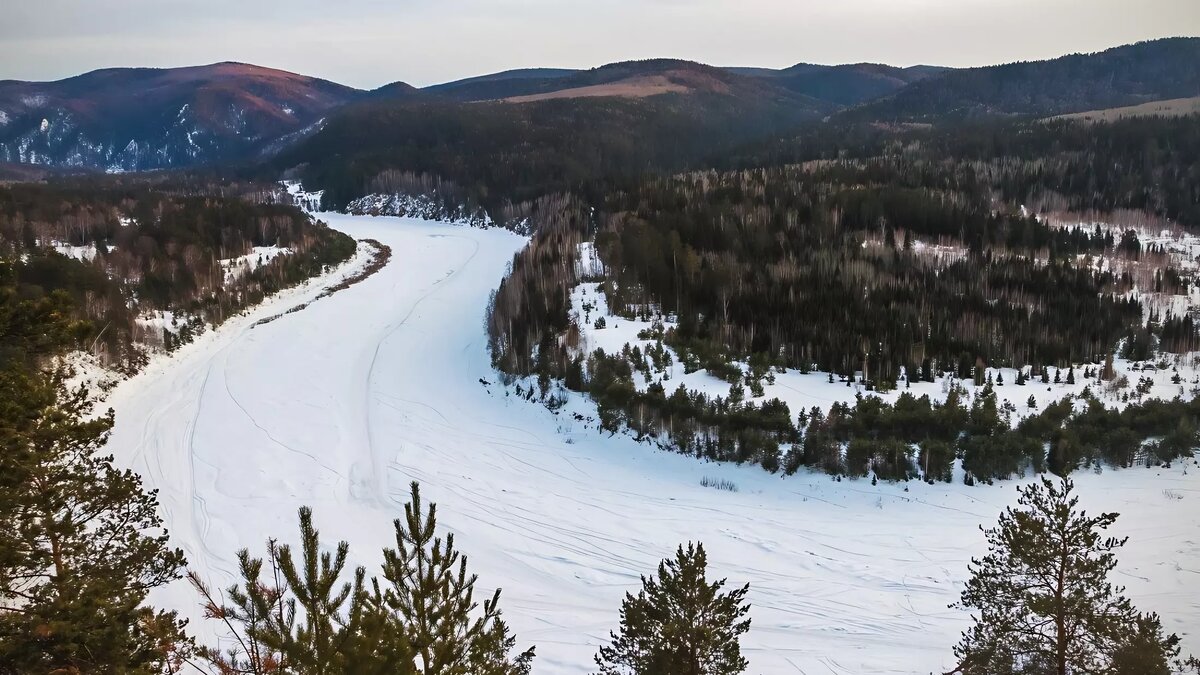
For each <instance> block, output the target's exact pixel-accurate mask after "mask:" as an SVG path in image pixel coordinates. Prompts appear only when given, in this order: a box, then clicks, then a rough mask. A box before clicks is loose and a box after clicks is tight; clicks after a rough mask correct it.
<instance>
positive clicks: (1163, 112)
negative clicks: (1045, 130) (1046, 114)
mask: <svg viewBox="0 0 1200 675" xmlns="http://www.w3.org/2000/svg"><path fill="white" fill-rule="evenodd" d="M1187 115H1200V96H1193V97H1191V98H1172V99H1167V100H1165V101H1150V102H1148V103H1140V104H1138V105H1127V106H1121V107H1119V108H1105V109H1104V110H1085V111H1084V112H1077V113H1067V114H1065V115H1058V116H1055V117H1052V118H1051V119H1060V120H1079V121H1083V122H1113V121H1116V120H1121V119H1127V118H1130V117H1183V116H1187Z"/></svg>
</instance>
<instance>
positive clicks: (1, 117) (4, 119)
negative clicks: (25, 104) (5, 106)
mask: <svg viewBox="0 0 1200 675" xmlns="http://www.w3.org/2000/svg"><path fill="white" fill-rule="evenodd" d="M7 125H8V113H6V112H4V111H3V110H0V127H2V126H7Z"/></svg>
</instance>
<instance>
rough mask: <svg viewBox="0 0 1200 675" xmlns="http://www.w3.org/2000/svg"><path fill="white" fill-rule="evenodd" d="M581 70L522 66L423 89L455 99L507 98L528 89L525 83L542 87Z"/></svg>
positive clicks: (525, 91)
mask: <svg viewBox="0 0 1200 675" xmlns="http://www.w3.org/2000/svg"><path fill="white" fill-rule="evenodd" d="M578 72H580V71H578V70H574V69H570V68H521V69H517V70H505V71H503V72H499V73H491V74H489V75H479V76H477V77H468V78H465V79H462V80H455V81H453V82H446V83H443V84H435V85H433V86H430V87H425V88H424V89H423V90H422V91H424V92H427V93H430V94H434V95H437V96H440V97H442V98H447V99H451V100H456V101H478V100H488V99H496V98H507V97H509V96H516V95H519V94H525V93H528V92H529V90H528V89H526V88H525V87H529V86H534V87H541V86H545V84H546V83H547V82H549V81H551V80H555V79H559V78H564V77H567V76H569V75H574V74H576V73H578Z"/></svg>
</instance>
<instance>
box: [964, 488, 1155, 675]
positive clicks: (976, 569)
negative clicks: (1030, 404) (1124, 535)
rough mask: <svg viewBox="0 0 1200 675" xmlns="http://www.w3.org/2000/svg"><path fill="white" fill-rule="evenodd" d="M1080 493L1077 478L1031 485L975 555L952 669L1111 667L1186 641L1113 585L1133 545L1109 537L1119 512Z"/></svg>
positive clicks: (972, 674)
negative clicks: (968, 614)
mask: <svg viewBox="0 0 1200 675" xmlns="http://www.w3.org/2000/svg"><path fill="white" fill-rule="evenodd" d="M1073 490H1074V485H1073V484H1072V483H1071V481H1070V480H1069V479H1064V480H1063V481H1062V482H1061V483H1056V482H1052V481H1050V480H1048V479H1045V478H1043V479H1041V481H1040V482H1038V483H1032V484H1030V485H1028V486H1025V487H1022V488H1020V498H1019V500H1018V508H1016V509H1014V508H1011V507H1010V508H1009V509H1007V510H1006V511H1005V512H1004V513H1003V514H1001V516H1000V522H999V525H998V526H997V527H996V528H993V529H990V530H987V531H986V532H985V534H986V536H987V540H988V554H987V555H986V556H984V557H983V558H982V559H976V560H972V565H971V579H970V580H969V581H968V582H967V586H966V589H965V590H964V591H963V593H962V599H961V601H960V602H959V604H958V606H959V607H962V608H965V609H970V610H972V611H973V612H974V616H973V620H974V625H973V626H971V628H970V629H969V630H967V631H966V632H964V633H963V637H962V641H961V642H960V643H959V644H958V645H957V646H956V647H955V649H954V653H955V655H956V656H957V657H958V659H959V665H958V667H957V668H956V669H955V670H954V671H952V672H955V673H963V675H999V674H1001V673H1004V674H1017V673H1023V674H1025V673H1027V674H1029V675H1034V674H1037V675H1042V674H1047V675H1048V674H1050V673H1055V674H1057V675H1067V674H1068V673H1107V672H1113V671H1112V669H1113V668H1116V667H1118V666H1119V665H1120V664H1121V663H1122V662H1128V661H1129V660H1130V659H1135V660H1141V659H1144V658H1151V657H1152V659H1158V658H1159V657H1160V656H1161V657H1162V658H1163V659H1164V660H1165V659H1168V658H1169V657H1170V656H1173V655H1174V652H1173V651H1172V650H1173V649H1174V644H1175V642H1177V638H1175V637H1174V636H1171V637H1163V636H1162V633H1161V630H1160V629H1159V628H1158V627H1157V618H1156V617H1152V616H1149V617H1147V616H1142V615H1139V614H1138V613H1137V612H1136V610H1134V608H1133V606H1132V605H1131V604H1130V602H1129V600H1127V599H1126V598H1124V597H1123V596H1122V595H1121V593H1122V590H1123V589H1121V588H1119V587H1114V586H1113V585H1112V584H1111V583H1109V581H1108V576H1109V574H1110V573H1111V572H1112V570H1113V568H1114V567H1115V566H1116V554H1115V551H1116V550H1118V549H1119V548H1120V547H1121V546H1123V545H1124V544H1125V540H1124V539H1115V538H1112V537H1105V536H1104V531H1105V530H1106V529H1108V528H1109V527H1110V526H1111V525H1112V524H1113V522H1114V521H1115V520H1116V518H1117V514H1115V513H1105V514H1101V515H1099V516H1089V515H1088V514H1087V513H1086V512H1084V511H1081V510H1080V509H1079V508H1078V505H1079V498H1078V497H1077V496H1075V495H1074V494H1073ZM1147 663H1148V662H1147ZM1156 663H1157V661H1156ZM1151 665H1153V664H1151ZM1117 672H1126V671H1117ZM1138 672H1157V671H1155V670H1153V669H1149V670H1145V671H1138Z"/></svg>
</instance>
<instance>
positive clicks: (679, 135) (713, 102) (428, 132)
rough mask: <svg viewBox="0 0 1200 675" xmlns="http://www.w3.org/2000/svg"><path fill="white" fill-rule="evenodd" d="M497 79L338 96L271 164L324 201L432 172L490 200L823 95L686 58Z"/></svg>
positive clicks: (771, 120) (756, 131) (476, 200)
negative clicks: (442, 91)
mask: <svg viewBox="0 0 1200 675" xmlns="http://www.w3.org/2000/svg"><path fill="white" fill-rule="evenodd" d="M507 82H508V83H509V84H512V83H519V84H520V85H521V88H519V89H508V90H507V91H506V92H505V93H506V94H507V95H506V96H504V97H503V98H500V99H491V100H483V101H477V102H470V103H464V102H458V101H453V100H446V99H430V100H427V101H385V102H373V101H372V102H361V103H356V104H353V105H348V106H345V107H344V108H342V109H341V110H338V111H336V112H335V113H333V114H331V115H330V116H329V118H328V120H327V121H326V124H325V125H324V126H323V127H322V128H321V129H320V130H319V131H317V132H316V133H314V134H312V135H311V136H310V137H308V138H305V139H304V140H302V141H300V142H298V143H296V144H295V145H293V146H292V147H290V148H288V149H286V150H284V151H283V152H282V153H281V154H280V155H279V156H278V157H277V158H276V159H275V160H274V165H275V166H276V167H277V168H278V169H280V170H286V169H289V168H292V167H297V166H303V167H304V170H303V178H304V180H305V185H306V186H307V187H309V188H310V189H324V190H326V192H325V198H326V206H327V207H334V208H341V207H344V206H345V205H346V204H347V203H348V202H350V201H352V200H354V199H356V198H358V197H362V196H365V195H366V194H370V193H375V192H378V193H392V192H398V191H399V192H404V191H411V190H412V189H413V188H412V187H411V186H414V185H418V186H427V184H430V183H429V181H441V182H443V183H442V184H441V187H438V188H436V191H437V192H438V193H439V195H440V196H441V197H444V198H452V199H453V200H457V202H458V203H459V204H462V203H467V202H470V203H473V204H476V205H479V206H482V207H484V208H486V209H488V210H489V211H492V212H495V211H496V210H497V209H500V208H503V207H504V205H505V203H506V202H513V203H517V202H523V201H528V200H532V199H537V198H538V197H540V196H543V195H547V194H552V193H555V192H563V191H569V190H573V189H578V188H579V186H581V185H585V184H588V183H590V182H591V181H594V180H597V179H599V180H601V181H604V180H617V179H621V178H625V177H629V176H635V175H639V174H642V173H646V172H652V171H659V170H675V169H678V168H683V167H686V166H689V165H691V164H692V163H695V162H698V161H700V160H702V159H703V158H704V157H707V156H709V155H711V154H713V153H718V152H721V151H725V150H729V149H732V148H733V147H735V146H737V145H739V144H742V143H747V142H751V141H755V140H760V139H764V138H768V137H771V136H773V135H776V134H781V133H786V132H789V131H791V130H794V129H795V128H796V127H797V126H798V125H801V124H804V123H805V122H808V121H814V120H819V119H821V118H822V117H824V116H826V115H828V114H829V113H830V112H832V111H835V110H836V109H837V108H836V107H835V106H833V105H831V104H828V103H825V102H823V101H817V100H816V99H812V98H809V97H806V96H803V95H800V94H796V93H795V92H792V91H789V90H788V89H786V88H783V87H780V86H778V85H775V84H773V83H772V82H770V81H769V80H766V79H763V78H755V77H748V76H744V75H738V74H736V73H730V72H728V71H725V70H722V69H720V68H713V67H711V66H705V65H701V64H696V63H689V62H686V61H673V60H655V61H638V62H627V63H618V64H612V65H609V66H604V67H602V68H596V69H594V70H589V71H582V72H579V73H575V74H571V75H565V76H560V77H554V78H536V77H529V78H514V79H512V80H511V81H507ZM518 92H521V93H518ZM451 185H452V186H453V187H451ZM418 191H422V192H424V191H425V188H424V187H422V188H421V190H418ZM451 192H453V193H454V194H453V195H451V194H450V193H451Z"/></svg>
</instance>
